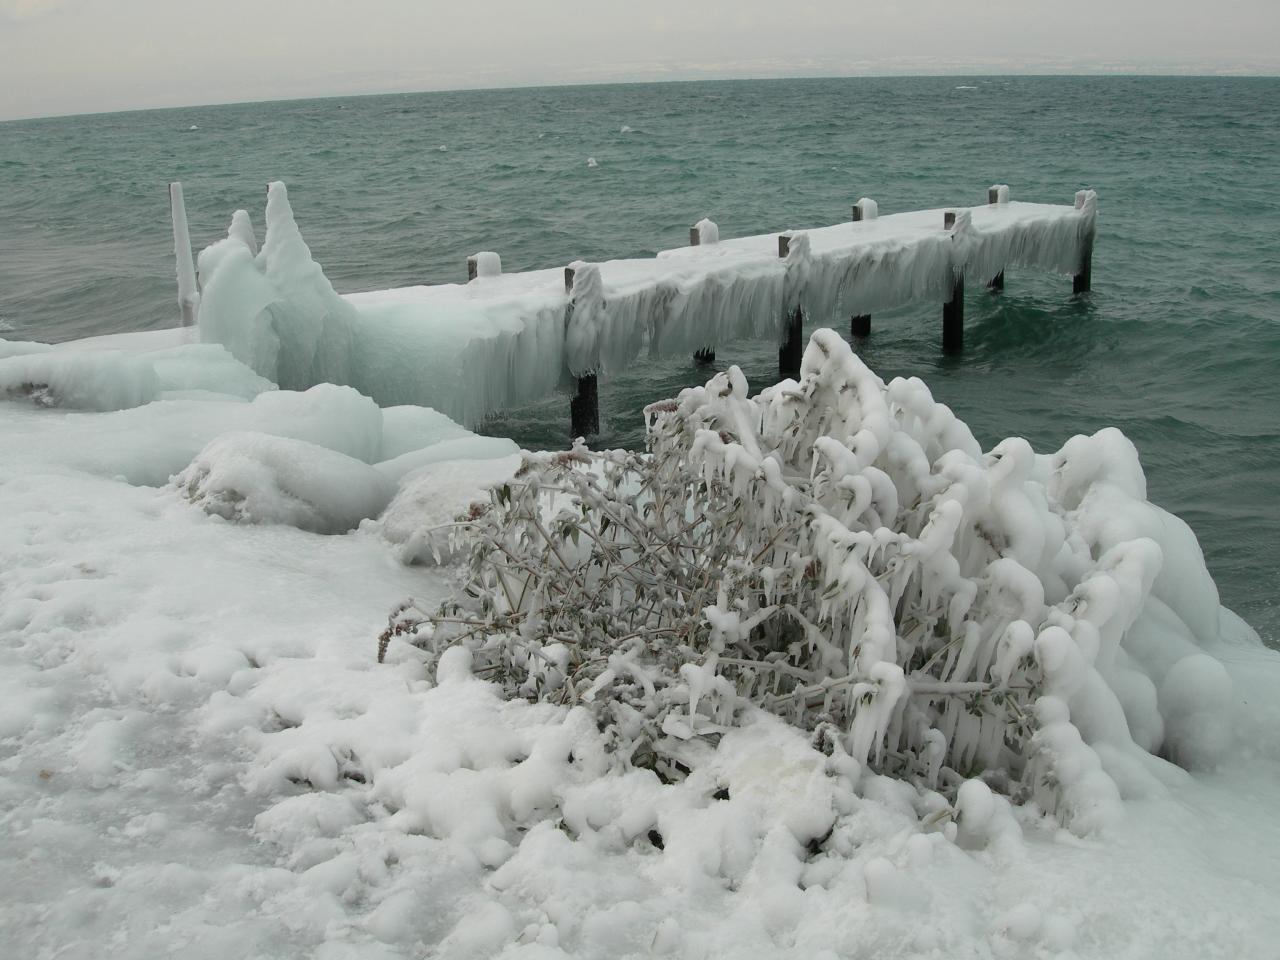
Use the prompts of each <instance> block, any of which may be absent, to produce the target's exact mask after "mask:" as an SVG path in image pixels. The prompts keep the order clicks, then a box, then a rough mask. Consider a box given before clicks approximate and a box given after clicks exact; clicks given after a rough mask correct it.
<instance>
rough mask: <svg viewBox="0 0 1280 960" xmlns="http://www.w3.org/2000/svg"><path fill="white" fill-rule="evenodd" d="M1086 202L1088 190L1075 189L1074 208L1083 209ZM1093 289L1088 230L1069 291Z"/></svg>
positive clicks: (1079, 291)
mask: <svg viewBox="0 0 1280 960" xmlns="http://www.w3.org/2000/svg"><path fill="white" fill-rule="evenodd" d="M1086 203H1088V191H1087V190H1078V191H1076V209H1077V210H1080V209H1083V207H1084V205H1085V204H1086ZM1092 289H1093V233H1092V232H1090V234H1089V236H1088V238H1087V239H1086V240H1085V244H1084V250H1083V251H1081V254H1080V269H1079V270H1078V271H1077V272H1076V275H1075V276H1073V277H1072V278H1071V292H1072V293H1073V294H1080V293H1088V292H1089V291H1090V290H1092Z"/></svg>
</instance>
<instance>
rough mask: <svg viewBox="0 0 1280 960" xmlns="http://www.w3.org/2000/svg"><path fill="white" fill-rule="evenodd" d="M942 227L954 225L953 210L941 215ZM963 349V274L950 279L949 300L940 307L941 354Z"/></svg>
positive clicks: (948, 227) (946, 227) (948, 228)
mask: <svg viewBox="0 0 1280 960" xmlns="http://www.w3.org/2000/svg"><path fill="white" fill-rule="evenodd" d="M942 225H943V227H944V228H945V229H947V230H952V229H954V228H955V225H956V214H955V211H954V210H948V211H947V212H946V213H944V214H943V215H942ZM963 348H964V274H963V273H957V274H953V275H952V277H951V298H950V299H949V300H948V301H947V302H946V303H944V304H943V305H942V352H943V353H959V352H960V351H961V350H962V349H963Z"/></svg>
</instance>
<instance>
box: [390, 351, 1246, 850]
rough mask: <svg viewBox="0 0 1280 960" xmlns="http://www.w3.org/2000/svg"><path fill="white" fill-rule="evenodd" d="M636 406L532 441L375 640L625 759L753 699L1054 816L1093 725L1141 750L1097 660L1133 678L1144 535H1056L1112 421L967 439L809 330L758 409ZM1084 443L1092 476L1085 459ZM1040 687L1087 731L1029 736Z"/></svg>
mask: <svg viewBox="0 0 1280 960" xmlns="http://www.w3.org/2000/svg"><path fill="white" fill-rule="evenodd" d="M646 413H647V416H648V418H649V448H650V449H649V452H648V453H647V454H640V453H630V452H623V451H612V452H607V453H601V454H594V453H589V452H588V451H586V450H585V449H583V448H581V447H578V448H575V449H574V450H572V451H571V452H568V453H560V454H544V455H538V456H529V457H527V458H526V461H525V463H524V465H523V466H522V468H521V469H520V471H519V472H518V473H517V474H516V476H515V478H514V479H513V480H511V481H510V482H508V483H504V484H502V485H501V486H499V487H497V488H496V489H494V490H493V491H492V494H491V500H490V502H489V503H488V504H485V505H476V506H475V507H473V510H472V514H471V516H470V517H468V518H466V519H465V520H463V521H460V522H459V524H458V525H457V526H456V527H455V528H454V535H455V536H457V537H460V538H461V539H462V541H463V543H464V544H465V545H466V548H467V549H468V550H469V553H468V554H467V556H468V560H467V564H466V569H465V576H464V582H463V584H462V590H461V593H460V598H459V599H458V600H456V601H451V602H450V603H448V604H446V605H445V606H444V607H442V608H441V609H439V610H437V611H430V612H428V611H421V610H418V609H416V608H415V607H413V606H411V605H407V606H406V607H405V608H403V609H401V610H399V611H397V612H396V614H395V615H394V616H393V617H392V620H391V623H390V625H389V626H388V629H387V631H386V632H385V633H384V635H383V637H382V644H381V647H380V654H381V653H384V652H385V649H386V645H387V644H388V643H389V642H390V640H391V638H392V637H393V636H400V635H406V634H408V635H412V636H413V638H414V640H415V642H416V643H417V644H418V645H419V646H421V647H422V648H423V649H424V650H426V651H427V656H428V658H429V659H434V658H437V657H438V656H439V654H440V653H441V652H442V651H443V650H445V649H446V648H448V647H450V646H453V645H456V644H465V645H466V646H468V647H469V648H470V649H471V651H472V654H473V663H474V665H475V670H476V672H477V673H478V674H480V675H481V676H484V677H486V678H488V679H491V680H493V681H495V682H497V683H499V684H501V685H502V686H503V688H504V689H505V690H506V692H507V693H508V694H509V695H511V696H521V697H527V698H530V699H541V700H548V701H552V702H556V703H566V704H587V705H590V706H591V707H592V708H593V709H594V711H595V712H596V714H597V718H598V722H599V723H600V725H601V728H602V729H605V730H607V731H608V732H609V733H610V734H611V736H612V738H613V745H614V748H615V752H616V756H617V758H618V760H619V762H621V763H623V764H633V765H644V766H649V767H653V768H654V769H656V770H658V771H659V772H660V773H662V774H664V775H668V776H676V775H679V773H680V772H681V771H682V770H683V769H684V768H686V767H688V766H689V765H690V763H691V762H692V761H693V760H694V759H696V755H697V751H698V749H699V743H700V741H705V740H707V739H710V738H715V737H717V736H718V735H719V734H721V733H722V732H724V731H725V730H726V729H727V728H729V727H730V726H731V725H733V724H734V723H735V720H736V719H737V718H738V717H739V716H740V714H741V712H742V711H743V710H744V709H753V708H756V707H758V708H763V709H765V710H768V711H771V712H773V713H776V714H778V715H780V716H782V717H785V718H787V719H789V720H791V721H793V722H794V723H796V724H798V725H801V726H803V727H806V728H810V729H813V730H814V731H815V743H817V744H818V745H820V746H821V747H822V748H823V749H824V750H826V751H828V752H830V753H835V754H839V758H838V759H839V761H840V765H841V767H842V768H843V769H845V770H852V771H854V776H855V777H856V771H857V769H860V768H865V767H871V768H873V769H876V770H878V771H882V772H887V773H890V774H892V775H895V776H899V777H902V778H905V779H908V780H910V781H912V782H914V783H916V784H917V785H919V786H921V787H929V788H937V787H943V788H944V789H948V790H951V789H954V788H955V787H956V786H957V785H958V784H959V783H960V782H961V780H962V779H964V778H966V777H971V776H976V775H979V774H980V775H982V776H983V778H984V779H985V780H987V782H988V783H990V784H991V785H992V786H995V787H997V788H998V789H1002V790H1005V791H1008V792H1014V793H1018V794H1019V795H1020V796H1034V797H1035V798H1036V799H1037V800H1038V801H1040V802H1041V803H1042V804H1043V805H1044V806H1045V807H1046V808H1048V809H1051V810H1053V809H1057V808H1058V806H1059V798H1060V797H1061V795H1062V790H1064V789H1069V788H1072V786H1073V783H1074V781H1073V780H1072V775H1071V770H1074V769H1077V768H1078V769H1081V770H1085V769H1086V768H1087V769H1088V772H1089V776H1090V777H1091V778H1093V779H1094V780H1096V779H1097V778H1099V777H1101V778H1102V779H1106V774H1105V773H1103V772H1102V771H1101V769H1095V768H1097V767H1098V766H1099V763H1098V758H1097V757H1096V756H1095V755H1094V754H1093V752H1092V750H1091V748H1090V746H1089V745H1088V743H1087V742H1085V741H1087V740H1089V737H1093V738H1094V739H1095V740H1100V741H1106V742H1108V743H1109V744H1111V745H1112V746H1116V745H1117V744H1119V745H1122V746H1123V747H1124V748H1125V749H1126V750H1128V751H1129V753H1132V752H1133V751H1138V748H1137V747H1136V746H1135V745H1134V744H1133V741H1132V739H1131V738H1130V737H1129V734H1128V728H1127V725H1126V718H1125V715H1124V709H1130V704H1129V703H1126V704H1125V705H1124V709H1122V706H1121V704H1120V702H1119V701H1118V700H1117V698H1116V696H1115V695H1114V694H1112V693H1111V691H1110V688H1109V687H1108V686H1107V684H1106V682H1104V680H1103V679H1102V674H1101V673H1099V672H1098V669H1099V668H1103V669H1108V670H1111V669H1113V668H1116V667H1117V665H1118V664H1120V663H1121V660H1122V659H1123V665H1125V669H1132V668H1131V666H1129V665H1128V660H1127V658H1124V654H1123V651H1121V650H1119V641H1120V639H1121V638H1122V636H1123V635H1124V632H1125V631H1126V630H1128V628H1129V627H1130V626H1131V625H1132V624H1133V623H1134V621H1135V620H1136V619H1137V618H1138V617H1139V616H1140V615H1141V612H1142V608H1143V605H1144V603H1145V601H1146V598H1147V595H1148V593H1149V592H1150V591H1151V589H1152V584H1153V581H1154V580H1155V575H1156V571H1158V570H1159V567H1160V557H1159V554H1160V551H1159V549H1158V548H1157V546H1156V544H1154V543H1153V542H1152V541H1151V540H1150V539H1146V538H1143V537H1137V538H1136V539H1134V540H1131V541H1124V542H1121V543H1116V544H1113V545H1110V548H1109V549H1106V550H1102V549H1101V548H1099V547H1097V544H1095V543H1090V542H1089V540H1088V539H1087V538H1086V537H1085V536H1083V535H1081V534H1080V533H1079V532H1078V531H1077V530H1076V529H1075V524H1076V523H1077V522H1078V521H1079V520H1080V518H1081V516H1083V515H1086V514H1087V515H1088V517H1089V518H1090V519H1091V522H1092V524H1093V526H1094V527H1098V528H1102V527H1106V528H1107V529H1114V528H1115V525H1114V524H1110V525H1108V524H1100V523H1099V522H1098V516H1097V515H1095V514H1088V509H1089V507H1088V504H1089V502H1091V501H1089V484H1091V483H1094V482H1095V481H1096V482H1100V481H1098V477H1100V476H1104V475H1105V476H1108V477H1110V478H1111V479H1113V480H1114V479H1115V477H1116V476H1118V475H1119V474H1121V473H1123V471H1124V470H1129V469H1130V468H1131V470H1137V476H1138V478H1140V477H1141V471H1140V469H1138V468H1137V466H1136V463H1137V461H1136V456H1133V457H1132V463H1131V464H1130V460H1129V459H1128V458H1129V456H1130V454H1131V453H1132V446H1131V445H1129V444H1128V442H1127V441H1124V440H1123V437H1119V435H1118V434H1114V432H1112V434H1114V435H1112V434H1108V435H1105V436H1104V435H1099V437H1101V439H1098V438H1075V440H1074V441H1073V442H1072V443H1073V444H1074V446H1071V450H1072V457H1071V458H1070V460H1068V458H1066V457H1064V455H1063V454H1059V455H1058V456H1057V457H1056V458H1050V457H1039V458H1037V457H1036V456H1035V455H1034V454H1033V452H1032V450H1031V448H1030V446H1029V445H1028V444H1027V442H1026V441H1025V440H1020V439H1016V438H1015V439H1011V440H1006V441H1004V442H1003V443H1001V444H999V445H998V446H996V447H995V448H994V449H993V450H992V451H991V452H989V453H986V454H984V453H983V452H982V450H981V449H980V447H979V446H978V444H977V442H976V441H975V440H974V438H973V435H972V434H971V433H970V431H969V429H968V428H967V427H966V426H965V425H964V424H963V423H962V422H960V421H959V420H957V419H956V417H955V416H954V415H953V414H952V412H951V411H950V410H949V409H948V408H947V407H946V406H944V405H942V404H939V403H937V402H935V401H934V400H933V398H932V397H931V396H930V394H929V391H928V389H927V388H926V387H925V385H924V384H923V383H921V382H920V381H919V380H914V379H913V380H895V381H893V382H892V383H890V384H888V385H886V384H885V383H884V382H883V381H881V380H880V379H879V378H878V377H876V376H875V375H874V374H872V373H871V372H870V371H869V370H868V369H867V368H866V367H865V366H864V365H863V364H862V363H861V361H860V360H859V359H858V358H857V357H856V356H854V355H853V354H852V352H851V351H850V349H849V347H848V346H847V345H846V344H845V343H844V342H843V341H842V340H841V339H840V338H839V337H838V336H837V335H835V334H834V333H832V332H831V331H827V330H823V331H819V332H817V333H816V334H815V335H814V337H813V339H812V341H811V343H810V345H809V347H808V350H807V352H806V354H805V358H804V363H803V367H802V374H801V378H800V381H799V382H798V383H797V382H795V381H784V382H782V383H780V384H778V385H776V386H774V387H771V388H769V389H767V390H765V391H764V392H762V393H761V394H760V395H759V396H757V397H754V398H753V397H750V396H749V395H748V390H747V384H746V381H745V380H744V378H743V376H742V374H741V372H740V371H739V370H738V369H737V368H730V369H729V370H728V371H726V372H724V373H721V374H718V375H717V376H715V377H714V378H713V379H712V380H711V381H710V382H709V383H708V384H707V385H706V386H705V387H698V388H694V389H689V390H685V391H683V392H682V393H681V395H680V397H679V398H678V399H677V400H673V401H665V402H663V403H658V404H654V405H652V406H650V407H649V408H648V410H647V411H646ZM1117 437H1119V439H1118V440H1117V439H1116V438H1117ZM1113 448H1114V450H1113ZM1066 449H1067V448H1064V450H1066ZM1116 451H1118V452H1116ZM1086 454H1087V455H1088V456H1092V457H1093V458H1094V460H1096V461H1097V463H1099V464H1101V463H1109V464H1111V466H1112V469H1111V473H1110V474H1108V473H1107V472H1106V471H1103V470H1100V469H1092V470H1091V471H1082V470H1080V469H1078V468H1079V466H1080V464H1081V463H1082V462H1084V459H1087V457H1086V456H1085V455H1086ZM1107 457H1110V459H1107ZM1082 458H1083V459H1082ZM1073 470H1074V471H1075V473H1078V474H1080V477H1081V479H1080V480H1079V483H1078V484H1075V485H1073V482H1072V481H1071V480H1070V477H1071V476H1072V475H1074V474H1073ZM1086 474H1087V475H1086ZM1126 476H1128V475H1127V474H1126ZM1130 480H1132V478H1130ZM1129 486H1130V487H1132V488H1134V491H1135V492H1134V494H1133V495H1134V496H1138V495H1141V494H1145V486H1144V485H1142V484H1141V483H1139V482H1137V481H1133V482H1130V483H1129ZM1138 487H1141V492H1140V493H1138V492H1137V488H1138ZM1108 489H1111V488H1110V487H1109V488H1108ZM1051 490H1052V491H1053V492H1054V493H1056V494H1057V497H1055V496H1054V493H1051V492H1050V491H1051ZM1126 496H1128V495H1127V494H1126ZM1068 499H1069V500H1070V501H1071V504H1072V509H1071V510H1068V509H1067V508H1066V507H1064V506H1063V503H1062V501H1065V500H1068ZM1106 502H1107V503H1108V504H1113V503H1114V502H1118V501H1115V500H1114V499H1113V500H1108V501H1106ZM1128 502H1132V501H1131V500H1130V501H1128ZM1143 505H1144V506H1145V507H1148V508H1149V509H1152V510H1155V509H1157V508H1150V507H1149V505H1146V504H1145V501H1144V502H1143ZM1166 516H1167V515H1166ZM1214 601H1215V602H1216V596H1215V597H1214ZM1041 694H1046V695H1052V696H1053V697H1054V698H1055V699H1054V702H1055V703H1060V704H1061V705H1062V710H1061V711H1059V713H1055V714H1054V716H1055V722H1057V720H1058V719H1062V720H1064V722H1065V717H1066V715H1068V714H1069V715H1070V716H1071V719H1075V714H1076V713H1080V714H1081V715H1082V716H1083V715H1086V714H1087V716H1088V719H1089V721H1090V723H1089V724H1088V725H1086V726H1087V727H1088V732H1089V737H1086V738H1085V740H1082V739H1081V737H1080V736H1076V737H1075V739H1074V740H1070V738H1065V739H1064V737H1063V736H1057V737H1049V736H1044V737H1037V736H1035V734H1036V733H1037V731H1038V729H1039V725H1040V724H1039V720H1038V718H1037V712H1036V709H1035V706H1036V703H1037V700H1038V699H1039V698H1040V697H1041ZM1219 699H1221V698H1219ZM1130 700H1131V701H1132V703H1134V704H1138V705H1139V706H1141V705H1142V704H1147V705H1148V706H1147V707H1146V708H1147V709H1151V710H1154V709H1155V708H1154V706H1153V705H1151V704H1153V703H1154V699H1153V698H1147V699H1146V700H1142V699H1141V698H1130ZM1134 709H1137V708H1136V707H1135V708H1134ZM1060 714H1061V716H1060ZM1157 719H1158V718H1157ZM1149 726H1151V725H1149ZM1156 727H1158V723H1157V724H1156V725H1154V726H1152V727H1151V728H1152V729H1155V728H1156ZM1082 729H1084V728H1082ZM1062 744H1069V745H1071V749H1070V750H1068V751H1067V752H1065V753H1064V752H1062V750H1059V749H1058V747H1060V746H1061V745H1062ZM1055 745H1057V746H1055ZM1064 749H1065V748H1064ZM1114 752H1115V751H1113V753H1114ZM1120 752H1121V753H1123V751H1120ZM1139 752H1140V751H1139ZM1125 755H1129V754H1125ZM1144 756H1145V757H1147V759H1148V760H1151V759H1152V758H1150V757H1149V755H1146V754H1144ZM1091 782H1092V781H1091ZM1076 786H1079V785H1076ZM1086 787H1087V785H1086ZM1095 792H1096V793H1097V794H1098V796H1100V797H1101V800H1099V801H1098V803H1101V804H1103V805H1104V806H1105V805H1106V804H1107V803H1109V802H1110V801H1111V798H1112V795H1113V794H1114V793H1115V791H1114V788H1113V787H1112V785H1111V784H1110V781H1109V780H1108V781H1107V784H1106V788H1100V790H1099V791H1095ZM1092 795H1093V794H1090V796H1092ZM1073 797H1074V799H1073V800H1072V802H1071V804H1070V809H1072V810H1074V809H1084V808H1085V807H1086V806H1087V804H1085V803H1084V801H1083V800H1082V798H1081V797H1080V795H1079V791H1078V790H1077V794H1075V795H1073ZM1096 805H1097V804H1094V806H1096ZM1062 809H1063V810H1064V811H1065V810H1067V806H1066V805H1062ZM1090 809H1092V808H1090ZM1068 816H1069V814H1064V819H1066V818H1067V817H1068ZM1105 819H1106V818H1105V817H1103V816H1101V815H1092V814H1091V819H1090V823H1091V824H1093V823H1100V822H1103V821H1104V820H1105Z"/></svg>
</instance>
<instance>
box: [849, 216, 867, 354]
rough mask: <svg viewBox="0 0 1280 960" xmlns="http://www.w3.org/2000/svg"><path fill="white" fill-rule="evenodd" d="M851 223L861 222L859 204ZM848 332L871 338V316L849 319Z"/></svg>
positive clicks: (856, 335) (864, 315)
mask: <svg viewBox="0 0 1280 960" xmlns="http://www.w3.org/2000/svg"><path fill="white" fill-rule="evenodd" d="M853 222H854V223H861V222H862V204H861V202H859V203H855V204H854V205H853ZM849 332H850V333H851V334H852V335H853V336H855V337H859V338H861V337H869V336H871V314H869V313H863V314H859V315H858V316H856V317H850V318H849Z"/></svg>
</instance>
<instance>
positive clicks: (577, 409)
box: [564, 267, 600, 442]
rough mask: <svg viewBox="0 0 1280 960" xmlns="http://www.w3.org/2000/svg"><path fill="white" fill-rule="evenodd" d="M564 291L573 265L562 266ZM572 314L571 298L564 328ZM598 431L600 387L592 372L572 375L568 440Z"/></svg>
mask: <svg viewBox="0 0 1280 960" xmlns="http://www.w3.org/2000/svg"><path fill="white" fill-rule="evenodd" d="M564 292H565V293H567V294H570V295H572V293H573V267H565V268H564ZM572 314H573V300H572V299H570V301H569V305H568V307H567V308H566V310H565V328H566V329H567V328H568V326H569V318H570V317H571V316H572ZM599 432H600V388H599V382H598V381H597V379H596V375H595V374H594V373H589V374H587V375H586V376H582V377H574V382H573V396H571V397H570V398H569V440H570V441H571V442H572V441H573V440H576V439H577V438H578V437H593V436H595V435H596V434H598V433H599Z"/></svg>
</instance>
